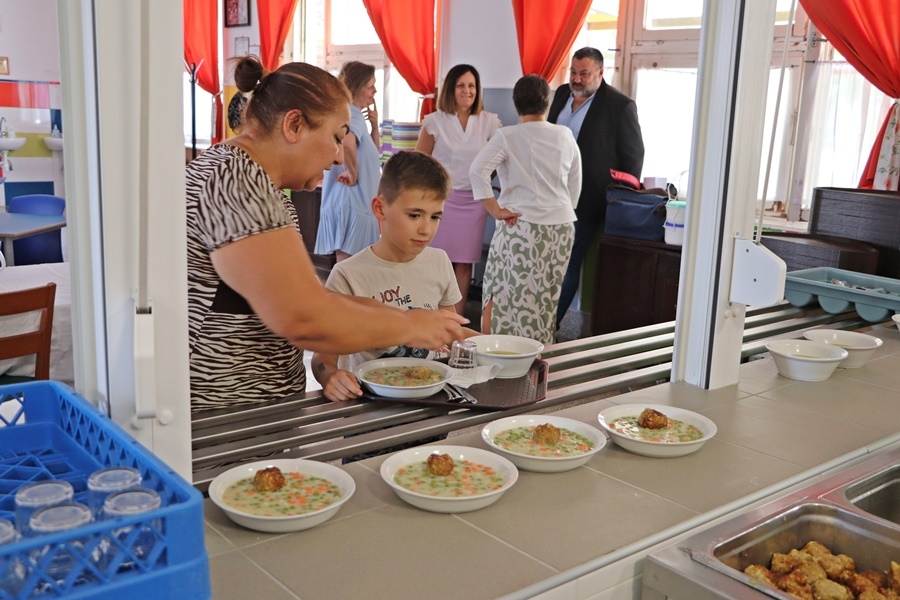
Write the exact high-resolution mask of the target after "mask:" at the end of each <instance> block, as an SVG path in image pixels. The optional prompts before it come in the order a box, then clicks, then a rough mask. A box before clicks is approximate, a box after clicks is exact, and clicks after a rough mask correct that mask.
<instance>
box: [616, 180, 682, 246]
mask: <svg viewBox="0 0 900 600" xmlns="http://www.w3.org/2000/svg"><path fill="white" fill-rule="evenodd" d="M657 192H658V190H634V189H631V188H628V187H623V186H618V185H612V186H610V187H608V188H607V189H606V203H607V204H606V227H605V229H604V233H605V234H606V235H611V236H616V237H623V238H632V239H636V240H647V241H651V242H657V241H661V240H662V239H663V237H664V236H665V230H664V229H663V224H664V223H665V222H666V202H667V201H668V198H667V197H666V196H664V195H662V196H661V195H659V194H658V193H657Z"/></svg>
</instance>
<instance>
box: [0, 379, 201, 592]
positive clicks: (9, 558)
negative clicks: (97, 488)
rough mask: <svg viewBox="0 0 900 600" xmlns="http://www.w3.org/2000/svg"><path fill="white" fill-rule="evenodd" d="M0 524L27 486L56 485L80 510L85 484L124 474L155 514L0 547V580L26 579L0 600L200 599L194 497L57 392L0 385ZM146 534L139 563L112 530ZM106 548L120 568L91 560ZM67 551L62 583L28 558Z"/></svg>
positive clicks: (43, 386)
mask: <svg viewBox="0 0 900 600" xmlns="http://www.w3.org/2000/svg"><path fill="white" fill-rule="evenodd" d="M0 411H2V415H4V416H0V517H2V518H6V519H9V520H11V521H15V507H14V502H13V498H14V496H15V493H16V490H18V489H19V488H20V487H21V486H23V485H25V484H27V483H30V482H32V481H40V480H45V479H65V480H67V481H69V482H70V483H71V484H72V485H73V487H74V488H75V500H76V501H79V502H83V503H85V504H86V503H87V478H88V476H89V475H90V474H91V473H92V472H94V471H95V470H97V469H99V468H102V467H106V466H131V467H135V468H136V469H138V470H139V471H140V472H141V475H142V476H143V484H142V485H143V486H144V487H148V488H151V489H154V490H156V491H157V492H158V493H159V495H160V497H161V498H162V501H163V505H162V507H160V508H159V509H157V510H154V511H151V512H147V513H144V514H142V515H136V516H133V517H127V518H118V519H114V520H108V521H96V522H94V523H91V524H90V525H86V526H84V527H81V528H79V529H75V530H73V531H71V532H66V533H60V534H53V535H46V536H42V537H36V538H32V539H27V540H26V539H23V540H20V541H17V542H15V543H12V544H7V545H3V546H0V565H2V566H0V581H3V578H4V577H5V576H6V575H7V574H8V573H9V571H10V569H20V571H19V572H22V571H21V569H23V568H24V571H25V572H26V573H27V579H26V580H25V582H24V584H23V586H22V588H21V589H20V590H19V591H18V592H17V593H10V591H9V590H0V598H3V599H6V598H32V597H40V598H59V597H66V598H103V599H109V600H113V599H116V600H120V599H121V598H132V599H135V598H148V599H153V598H160V599H167V600H168V599H170V598H191V599H194V598H201V599H202V598H209V597H210V596H211V589H210V582H209V560H208V557H207V555H206V547H205V544H204V539H203V497H202V495H201V494H200V493H199V492H198V491H197V490H196V489H194V488H193V487H192V486H191V485H190V484H189V483H188V482H186V481H185V480H184V479H183V478H182V477H180V476H179V475H178V474H177V473H175V472H174V471H172V469H170V468H169V467H168V466H166V465H165V464H164V463H163V462H162V461H160V460H159V459H157V458H156V457H155V456H153V455H152V454H151V453H150V452H149V451H148V450H147V449H146V448H144V447H143V446H142V445H141V444H140V443H139V442H138V441H137V440H135V439H134V438H132V437H131V436H130V435H128V434H127V433H125V432H124V431H123V430H122V429H121V428H120V427H119V426H117V425H116V424H115V423H113V422H112V421H111V420H110V419H109V418H108V417H106V415H104V414H102V413H101V412H100V411H99V410H97V409H96V408H95V407H94V406H93V405H92V404H90V403H89V402H87V401H86V400H84V399H83V398H81V397H80V396H78V395H77V394H76V393H75V392H73V391H72V390H71V389H70V388H68V387H67V386H65V385H62V384H59V383H56V382H50V381H40V382H32V383H22V384H14V385H6V386H0ZM128 526H133V527H135V531H137V529H138V528H140V527H142V526H146V527H149V528H150V530H151V531H152V534H151V535H152V536H153V537H154V538H155V541H154V543H153V545H152V551H150V552H149V553H148V554H147V555H146V556H145V557H143V558H137V557H134V556H132V555H131V554H130V553H129V549H128V548H127V547H126V546H127V542H126V543H125V544H123V543H121V542H118V541H117V540H116V539H115V538H113V536H112V533H113V531H114V530H119V529H121V528H125V527H128ZM110 544H114V545H115V546H116V547H118V548H119V549H120V550H122V554H120V557H123V558H124V559H126V560H128V559H133V562H134V564H133V566H131V567H130V568H129V569H127V570H121V569H119V568H118V567H119V565H120V563H121V561H117V562H116V563H115V564H111V565H109V566H108V567H106V568H105V570H104V569H101V568H100V567H98V566H97V565H98V563H97V561H96V560H95V559H96V557H97V556H98V555H99V554H100V553H101V552H102V551H103V549H104V548H107V547H108V546H109V545H110ZM48 545H49V546H50V547H51V552H68V553H70V554H71V555H72V556H74V558H75V560H76V561H77V567H76V569H75V570H74V571H73V572H72V573H71V574H70V576H69V577H68V578H67V579H66V580H65V582H63V583H62V584H58V583H57V582H56V581H55V580H53V579H49V578H47V577H46V574H45V573H44V571H43V565H44V564H46V562H47V557H46V556H45V558H44V559H43V561H39V562H35V560H34V559H33V558H32V557H33V556H34V551H36V550H39V549H41V548H45V547H47V546H48Z"/></svg>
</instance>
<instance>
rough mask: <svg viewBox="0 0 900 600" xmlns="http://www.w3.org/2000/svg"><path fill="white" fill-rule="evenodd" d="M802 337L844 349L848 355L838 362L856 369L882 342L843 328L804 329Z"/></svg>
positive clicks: (844, 366)
mask: <svg viewBox="0 0 900 600" xmlns="http://www.w3.org/2000/svg"><path fill="white" fill-rule="evenodd" d="M803 337H805V338H806V339H808V340H812V341H814V342H824V343H826V344H831V345H832V346H838V347H840V348H843V349H844V350H846V351H847V353H848V354H849V356H847V358H845V359H844V360H842V361H841V362H840V364H838V366H839V367H841V368H842V369H857V368H859V367H861V366H863V365H865V364H866V363H867V362H868V361H869V358H870V357H871V356H872V354H873V353H874V352H875V350H877V349H878V348H879V347H880V346H881V344H883V343H884V342H882V341H881V340H880V339H879V338H877V337H875V336H874V335H866V334H865V333H857V332H855V331H844V330H843V329H812V330H810V331H804V332H803Z"/></svg>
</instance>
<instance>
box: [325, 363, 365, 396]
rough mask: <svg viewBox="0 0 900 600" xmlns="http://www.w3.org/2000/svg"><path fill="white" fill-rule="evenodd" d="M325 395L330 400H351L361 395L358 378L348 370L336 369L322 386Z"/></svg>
mask: <svg viewBox="0 0 900 600" xmlns="http://www.w3.org/2000/svg"><path fill="white" fill-rule="evenodd" d="M322 392H323V393H324V394H325V397H326V398H328V399H329V400H331V401H332V402H341V401H344V400H353V399H354V398H359V397H360V396H361V395H362V388H360V387H359V380H358V379H356V377H355V376H354V375H353V373H351V372H350V371H344V370H340V369H339V370H337V371H335V372H334V374H333V375H332V376H331V377H329V378H328V381H326V382H325V385H324V386H323V387H322Z"/></svg>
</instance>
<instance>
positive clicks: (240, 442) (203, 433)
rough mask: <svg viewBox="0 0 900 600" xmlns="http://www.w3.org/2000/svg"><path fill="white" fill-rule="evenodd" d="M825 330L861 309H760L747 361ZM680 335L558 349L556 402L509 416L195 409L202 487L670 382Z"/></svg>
mask: <svg viewBox="0 0 900 600" xmlns="http://www.w3.org/2000/svg"><path fill="white" fill-rule="evenodd" d="M822 325H829V326H830V327H834V328H841V329H857V328H859V327H862V326H865V325H866V322H865V321H863V320H862V319H860V318H859V317H858V316H857V315H856V313H853V312H849V313H844V314H838V315H832V314H828V313H825V312H824V311H822V310H821V309H814V310H809V309H801V308H796V307H792V306H790V305H787V304H782V305H779V306H776V307H770V308H765V309H755V310H751V311H748V313H747V317H746V320H745V330H744V345H743V347H742V356H743V357H745V358H747V357H750V356H754V355H757V354H760V353H762V352H765V343H766V341H768V340H770V339H774V338H777V337H798V336H800V335H801V334H802V332H803V330H805V329H809V328H813V327H819V326H822ZM674 336H675V323H674V322H669V323H660V324H657V325H650V326H646V327H640V328H637V329H630V330H626V331H620V332H616V333H610V334H604V335H599V336H593V337H589V338H585V339H580V340H574V341H571V342H564V343H560V344H554V345H551V346H549V347H548V348H547V349H546V350H545V352H544V353H543V354H542V358H543V359H544V360H546V361H547V363H548V364H549V368H550V375H549V380H548V381H549V383H548V391H547V396H546V398H544V399H543V400H540V401H539V402H537V403H535V404H529V405H527V406H522V407H519V408H514V409H509V410H506V411H483V410H478V409H477V408H474V409H459V410H453V411H450V412H447V410H446V409H442V408H431V407H422V406H413V405H409V404H397V403H386V402H385V403H381V402H377V403H376V402H366V401H350V402H330V401H328V400H327V399H326V398H324V396H322V393H321V391H316V392H307V393H306V394H298V395H295V396H290V397H287V398H284V399H281V400H273V401H271V402H267V403H264V404H261V405H259V406H258V407H253V408H249V409H242V410H239V411H235V410H224V409H223V410H218V409H216V410H208V411H203V412H200V413H195V414H194V415H193V417H192V464H193V483H194V486H195V487H197V488H198V489H200V490H201V491H204V492H205V491H206V489H207V488H208V487H209V483H210V482H211V481H212V479H213V478H215V477H216V475H218V474H219V473H221V472H222V471H225V470H227V469H228V468H230V467H231V466H234V465H233V464H230V465H229V466H226V467H223V466H220V465H223V464H226V463H235V462H238V461H242V460H251V459H254V458H258V457H260V456H264V455H266V454H273V453H279V458H288V457H302V458H311V459H316V460H323V461H327V460H335V459H340V458H344V457H347V456H352V455H355V454H359V453H361V452H369V451H373V450H380V449H383V448H389V447H391V446H395V445H397V444H400V443H405V442H413V441H416V440H420V439H423V438H426V437H429V436H435V435H440V434H446V433H449V432H451V431H458V430H460V429H465V428H468V427H472V426H475V425H482V424H484V423H488V422H490V421H492V420H494V419H497V418H499V417H502V416H510V415H515V414H521V413H525V412H533V411H537V410H542V409H547V408H551V407H554V406H557V405H560V404H563V403H567V402H572V401H576V400H581V399H587V398H590V397H596V396H597V395H599V394H602V393H606V392H618V391H620V390H623V389H627V388H628V387H629V386H639V385H643V384H652V383H655V382H659V381H664V380H667V379H668V377H669V373H670V371H671V360H672V347H673V341H674ZM348 436H350V437H348Z"/></svg>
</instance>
